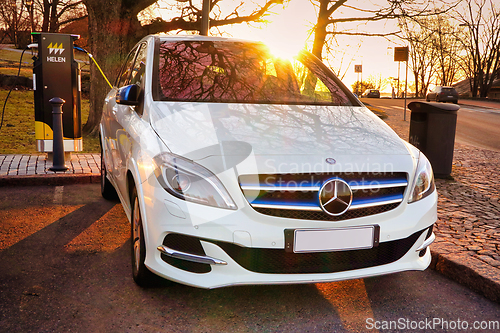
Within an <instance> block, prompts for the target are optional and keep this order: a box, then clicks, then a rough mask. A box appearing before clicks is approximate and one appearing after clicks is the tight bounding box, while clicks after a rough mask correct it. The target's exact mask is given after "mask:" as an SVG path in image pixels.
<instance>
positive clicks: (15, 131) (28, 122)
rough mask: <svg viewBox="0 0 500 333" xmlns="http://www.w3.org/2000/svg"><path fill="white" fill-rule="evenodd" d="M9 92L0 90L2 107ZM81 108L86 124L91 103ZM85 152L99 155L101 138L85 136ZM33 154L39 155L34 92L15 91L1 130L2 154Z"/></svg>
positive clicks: (85, 102)
mask: <svg viewBox="0 0 500 333" xmlns="http://www.w3.org/2000/svg"><path fill="white" fill-rule="evenodd" d="M2 72H3V71H2ZM8 92H9V91H8V90H0V103H1V104H0V107H3V104H4V102H5V98H6V96H7V93H8ZM81 108H82V124H85V122H86V121H87V118H88V116H89V101H88V100H83V101H82V106H81ZM0 110H1V109H0ZM0 112H1V111H0ZM0 117H1V115H0ZM83 152H84V153H98V152H99V138H94V137H89V136H85V135H84V136H83ZM32 153H37V150H36V141H35V105H34V101H33V91H31V90H13V91H12V92H11V94H10V97H9V99H8V101H7V105H6V108H5V114H4V121H3V127H2V129H1V130H0V154H32Z"/></svg>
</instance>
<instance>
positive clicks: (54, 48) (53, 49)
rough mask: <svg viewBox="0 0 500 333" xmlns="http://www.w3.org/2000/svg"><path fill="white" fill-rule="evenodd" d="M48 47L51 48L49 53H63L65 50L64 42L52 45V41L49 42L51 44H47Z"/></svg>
mask: <svg viewBox="0 0 500 333" xmlns="http://www.w3.org/2000/svg"><path fill="white" fill-rule="evenodd" d="M47 48H48V49H49V54H52V53H54V54H61V53H63V52H64V49H63V43H61V44H59V45H57V43H55V44H54V45H52V43H50V44H49V46H47Z"/></svg>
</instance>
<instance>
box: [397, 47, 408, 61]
mask: <svg viewBox="0 0 500 333" xmlns="http://www.w3.org/2000/svg"><path fill="white" fill-rule="evenodd" d="M394 61H408V47H407V46H405V47H395V48H394Z"/></svg>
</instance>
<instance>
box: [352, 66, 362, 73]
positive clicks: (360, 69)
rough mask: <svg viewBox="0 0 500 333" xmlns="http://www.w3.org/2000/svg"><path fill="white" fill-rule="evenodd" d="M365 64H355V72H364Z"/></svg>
mask: <svg viewBox="0 0 500 333" xmlns="http://www.w3.org/2000/svg"><path fill="white" fill-rule="evenodd" d="M362 72H363V65H354V73H362Z"/></svg>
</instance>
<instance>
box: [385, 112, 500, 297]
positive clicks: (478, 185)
mask: <svg viewBox="0 0 500 333" xmlns="http://www.w3.org/2000/svg"><path fill="white" fill-rule="evenodd" d="M388 115H389V118H388V119H386V120H385V121H386V122H387V123H388V124H389V125H390V126H391V127H392V128H393V129H394V130H395V131H396V133H398V135H400V137H401V138H403V139H405V140H408V134H409V121H406V122H405V121H402V120H401V119H402V113H401V111H399V112H398V111H396V110H395V111H392V112H391V111H389V114H388ZM407 119H409V118H407ZM499 177H500V153H499V152H494V151H491V150H487V149H481V148H475V147H473V146H469V145H461V144H455V151H454V155H453V168H452V173H451V177H450V179H436V187H437V190H438V193H439V201H438V221H437V222H436V224H435V226H434V233H435V234H436V241H435V242H434V244H433V245H431V252H432V253H433V263H432V264H431V267H432V268H434V269H436V270H438V271H440V272H441V273H443V274H444V275H447V276H449V277H450V278H453V279H454V280H457V281H458V282H460V283H463V284H465V285H467V286H469V287H470V288H471V289H474V290H476V291H478V292H480V293H482V294H484V295H485V296H486V297H488V298H489V299H491V300H494V301H497V302H499V301H500V178H499Z"/></svg>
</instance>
